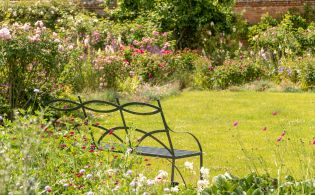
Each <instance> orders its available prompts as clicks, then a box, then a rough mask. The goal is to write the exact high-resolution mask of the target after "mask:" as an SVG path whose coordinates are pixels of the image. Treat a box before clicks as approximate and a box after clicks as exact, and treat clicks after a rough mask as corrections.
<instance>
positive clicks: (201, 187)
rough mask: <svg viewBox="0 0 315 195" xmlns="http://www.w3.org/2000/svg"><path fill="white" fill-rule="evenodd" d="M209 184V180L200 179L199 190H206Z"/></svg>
mask: <svg viewBox="0 0 315 195" xmlns="http://www.w3.org/2000/svg"><path fill="white" fill-rule="evenodd" d="M208 185H209V181H208V180H206V179H204V180H199V181H198V183H197V186H198V192H201V191H202V190H204V189H205V188H206V187H208Z"/></svg>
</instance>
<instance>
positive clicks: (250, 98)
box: [127, 91, 315, 179]
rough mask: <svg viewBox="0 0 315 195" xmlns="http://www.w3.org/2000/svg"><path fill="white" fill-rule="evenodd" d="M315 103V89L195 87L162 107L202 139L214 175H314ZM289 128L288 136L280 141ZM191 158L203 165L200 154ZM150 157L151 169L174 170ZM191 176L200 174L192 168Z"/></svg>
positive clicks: (180, 143)
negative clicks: (305, 90) (246, 89)
mask: <svg viewBox="0 0 315 195" xmlns="http://www.w3.org/2000/svg"><path fill="white" fill-rule="evenodd" d="M314 103H315V94H312V93H272V92H229V91H203V92H201V91H189V92H184V93H182V94H181V95H178V96H173V97H169V98H166V99H163V100H162V107H163V109H164V112H165V115H166V120H167V121H168V123H169V126H170V127H171V128H173V129H174V130H177V131H184V130H188V131H190V132H191V133H193V134H195V135H196V136H197V137H198V138H199V139H200V141H201V144H202V146H203V150H204V166H205V167H208V168H210V171H211V175H212V176H214V175H218V174H223V173H225V172H230V173H232V174H234V175H237V176H244V175H246V174H248V173H249V172H250V171H257V172H258V173H259V174H265V173H269V174H271V175H272V176H273V177H281V178H283V177H284V176H286V175H293V176H294V177H296V178H299V179H302V178H304V177H305V178H309V177H310V174H312V175H313V174H314V157H315V156H314V155H315V153H314V149H315V146H314V145H313V144H312V143H311V142H312V140H313V138H314V136H315V133H314V129H315V117H314V116H315V109H314V108H315V105H314ZM128 117H129V118H128ZM127 118H128V119H129V120H127V121H130V118H132V119H133V121H136V122H133V123H132V125H133V126H135V127H141V128H142V129H145V127H151V129H154V128H157V127H158V126H159V125H158V124H160V122H157V120H158V118H154V119H153V118H152V119H151V118H150V117H149V118H148V117H137V118H134V117H133V116H127ZM235 122H237V123H238V124H237V125H236V124H235ZM153 127H154V128H153ZM283 131H285V132H286V133H285V135H284V136H283V139H282V140H281V141H277V139H278V137H279V136H280V135H281V134H282V133H283ZM173 138H175V139H174V140H175V147H176V148H180V149H184V148H188V149H194V148H195V149H196V147H195V144H193V142H192V140H189V139H186V138H185V139H184V137H182V136H180V137H179V136H177V135H176V134H175V135H174V136H173ZM146 144H150V145H152V144H153V143H151V142H150V143H149V142H147V143H146ZM185 160H188V161H193V162H194V165H195V167H197V166H198V161H197V158H191V159H185ZM185 160H179V161H178V165H179V166H180V167H182V168H183V167H184V166H183V164H184V162H185ZM149 162H150V164H151V165H150V166H149V167H147V168H146V169H147V170H148V174H150V173H152V169H153V170H158V169H164V170H168V171H169V163H166V161H164V160H158V159H152V158H151V159H149ZM195 170H197V169H195ZM153 173H155V171H153ZM185 175H186V177H187V176H188V175H190V176H192V177H193V178H196V179H197V176H194V175H193V174H190V173H189V172H188V171H186V173H185Z"/></svg>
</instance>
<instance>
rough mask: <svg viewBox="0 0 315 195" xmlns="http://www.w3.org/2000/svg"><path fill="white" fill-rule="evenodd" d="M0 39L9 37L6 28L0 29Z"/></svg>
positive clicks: (8, 31)
mask: <svg viewBox="0 0 315 195" xmlns="http://www.w3.org/2000/svg"><path fill="white" fill-rule="evenodd" d="M0 39H2V40H9V39H11V34H10V30H9V29H7V28H5V27H4V28H2V29H0Z"/></svg>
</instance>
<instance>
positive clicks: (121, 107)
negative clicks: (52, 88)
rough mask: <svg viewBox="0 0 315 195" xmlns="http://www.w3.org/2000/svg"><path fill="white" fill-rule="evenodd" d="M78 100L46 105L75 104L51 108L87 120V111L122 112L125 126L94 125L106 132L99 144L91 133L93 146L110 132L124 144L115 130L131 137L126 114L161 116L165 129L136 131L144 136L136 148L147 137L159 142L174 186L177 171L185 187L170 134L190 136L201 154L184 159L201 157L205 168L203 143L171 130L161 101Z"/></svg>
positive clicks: (79, 98)
mask: <svg viewBox="0 0 315 195" xmlns="http://www.w3.org/2000/svg"><path fill="white" fill-rule="evenodd" d="M78 100H79V102H75V101H72V100H67V99H56V100H52V101H50V102H48V103H47V104H46V105H49V104H53V103H56V102H64V103H70V104H74V105H75V106H74V107H70V108H68V107H66V108H57V107H54V106H51V105H50V107H51V108H52V109H55V110H57V111H75V110H79V109H82V111H83V114H84V117H85V118H86V120H88V115H87V113H86V110H89V111H92V112H98V113H112V112H117V111H119V112H120V117H121V120H122V123H123V126H118V127H113V128H110V129H107V128H105V127H103V126H100V125H95V124H92V126H93V127H96V128H99V129H101V130H103V131H105V132H104V133H103V134H102V135H101V136H100V137H99V138H98V140H97V144H96V142H95V141H96V140H95V138H94V135H93V132H92V131H90V135H91V137H92V141H93V144H95V145H96V147H98V146H99V145H100V143H101V141H102V140H103V139H104V138H105V137H106V136H107V135H108V134H109V133H110V132H111V134H112V135H113V136H114V137H115V138H116V139H117V140H118V141H119V142H121V143H124V141H123V140H122V139H121V138H120V137H119V136H117V135H116V134H115V133H114V131H115V130H125V133H126V135H127V136H129V130H130V129H131V128H130V127H128V126H127V123H126V120H125V116H124V112H126V113H129V114H134V115H155V114H160V116H161V119H162V122H163V125H164V129H162V130H153V131H150V132H146V131H144V130H141V129H134V130H135V131H137V132H140V133H142V134H143V136H142V137H141V138H139V140H138V143H137V145H136V147H138V146H139V145H140V144H141V143H142V141H144V140H145V139H146V138H147V137H150V138H152V139H153V140H155V141H157V142H158V143H159V144H160V145H161V146H162V147H163V148H164V149H166V150H167V151H168V152H169V153H170V154H171V157H169V156H165V158H166V159H167V160H168V161H169V162H170V163H171V164H172V168H171V184H172V185H176V184H178V183H177V182H174V179H175V170H176V171H177V172H178V173H179V175H180V177H181V179H182V181H183V183H184V184H185V186H186V182H185V180H184V177H183V175H182V173H181V172H180V170H179V168H178V167H177V166H176V159H177V158H176V155H175V150H174V147H173V142H172V139H171V135H170V132H171V133H183V134H188V135H190V136H191V137H192V138H193V139H194V140H195V142H196V143H197V146H198V148H199V154H197V155H196V154H190V155H186V156H185V157H183V158H187V157H193V156H199V159H200V162H199V164H200V168H201V167H202V166H203V150H202V146H201V143H200V142H199V140H198V139H197V137H196V136H195V135H193V134H192V133H190V132H178V131H174V130H172V129H171V128H169V126H168V124H167V122H166V119H165V116H164V113H163V109H162V106H161V102H160V100H157V104H158V105H157V106H155V105H152V104H148V103H143V102H129V103H125V104H120V101H119V99H118V98H116V103H117V104H115V103H112V102H108V101H103V100H89V101H85V102H83V101H82V99H81V97H80V96H78ZM93 103H100V104H104V105H109V106H112V107H113V108H112V109H107V110H102V109H94V108H91V107H89V106H88V105H89V104H93ZM130 106H147V107H150V108H153V109H154V110H153V111H150V112H136V111H133V110H130V109H128V107H130ZM89 128H90V127H89ZM157 133H166V136H167V140H168V145H169V147H167V146H166V145H165V144H164V143H163V142H162V141H161V140H159V139H158V138H157V137H156V136H155V135H154V134H157ZM128 144H129V146H130V147H131V143H130V139H129V143H128ZM157 157H158V156H157ZM160 157H161V156H160ZM200 179H203V178H202V175H201V173H200Z"/></svg>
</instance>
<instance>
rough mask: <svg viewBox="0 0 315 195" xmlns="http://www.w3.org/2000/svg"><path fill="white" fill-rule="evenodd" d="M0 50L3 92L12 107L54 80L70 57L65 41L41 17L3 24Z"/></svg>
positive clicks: (0, 32)
mask: <svg viewBox="0 0 315 195" xmlns="http://www.w3.org/2000/svg"><path fill="white" fill-rule="evenodd" d="M0 51H1V52H0V72H1V73H0V83H1V85H2V86H5V89H4V90H2V91H1V95H2V96H4V97H5V99H7V101H8V102H9V104H10V107H11V109H14V108H16V107H23V105H25V104H26V103H27V100H29V98H30V96H31V94H32V95H33V94H34V89H35V88H36V89H41V88H44V86H45V85H47V83H50V82H53V81H54V80H55V77H56V75H57V74H58V73H59V72H60V71H61V70H62V67H63V62H65V61H66V60H67V58H66V57H65V56H66V55H65V54H66V50H65V48H64V44H63V42H62V41H61V39H60V38H59V37H58V35H57V34H56V33H53V32H51V31H50V30H49V29H47V28H46V27H45V25H44V23H43V22H42V21H37V22H36V23H35V24H33V25H31V24H29V23H25V24H18V23H15V24H13V25H8V26H3V27H1V28H0ZM11 117H12V116H11Z"/></svg>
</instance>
